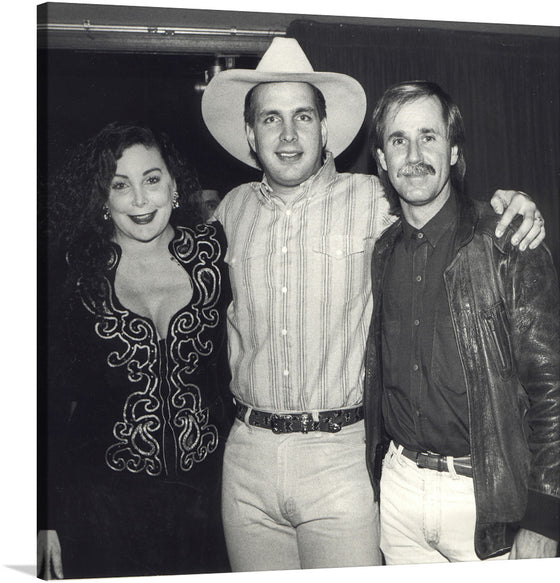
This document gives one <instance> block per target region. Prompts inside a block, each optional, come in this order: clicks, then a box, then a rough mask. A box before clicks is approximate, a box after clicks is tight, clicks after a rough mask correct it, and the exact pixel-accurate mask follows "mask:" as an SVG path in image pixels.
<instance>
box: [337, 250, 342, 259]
mask: <svg viewBox="0 0 560 583" xmlns="http://www.w3.org/2000/svg"><path fill="white" fill-rule="evenodd" d="M341 255H342V250H341V249H337V250H336V256H337V257H340V256H341Z"/></svg>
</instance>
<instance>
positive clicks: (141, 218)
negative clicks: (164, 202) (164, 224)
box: [128, 211, 157, 225]
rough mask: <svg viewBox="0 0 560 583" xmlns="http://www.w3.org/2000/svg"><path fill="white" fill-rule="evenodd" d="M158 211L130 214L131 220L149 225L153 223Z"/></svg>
mask: <svg viewBox="0 0 560 583" xmlns="http://www.w3.org/2000/svg"><path fill="white" fill-rule="evenodd" d="M156 213H157V211H153V212H151V213H146V214H143V215H128V216H129V217H130V220H131V221H132V222H133V223H136V224H137V225H147V224H148V223H151V222H152V221H153V219H154V217H155V216H156Z"/></svg>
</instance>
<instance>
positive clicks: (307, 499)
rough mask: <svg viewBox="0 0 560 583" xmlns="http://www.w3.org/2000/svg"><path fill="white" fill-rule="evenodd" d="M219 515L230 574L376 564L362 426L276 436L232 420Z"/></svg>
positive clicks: (376, 534)
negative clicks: (222, 521) (331, 431)
mask: <svg viewBox="0 0 560 583" xmlns="http://www.w3.org/2000/svg"><path fill="white" fill-rule="evenodd" d="M222 509H223V510H222V512H223V518H224V528H225V534H226V542H227V547H228V554H229V558H230V562H231V566H232V569H233V570H234V571H260V570H278V569H300V568H322V567H350V566H368V565H379V564H381V554H380V551H379V515H378V508H377V504H375V503H374V500H373V492H372V488H371V484H370V480H369V476H368V473H367V469H366V463H365V434H364V422H363V421H361V422H358V423H355V424H354V425H350V426H348V427H343V428H342V430H341V431H340V432H338V433H325V432H320V431H314V432H310V433H307V434H302V433H288V434H279V435H277V434H274V433H273V432H272V431H270V430H268V429H262V428H257V427H251V426H248V425H246V424H245V423H244V422H242V421H239V420H236V421H235V424H234V426H233V428H232V430H231V433H230V436H229V438H228V442H227V444H226V451H225V457H224V476H223V500H222Z"/></svg>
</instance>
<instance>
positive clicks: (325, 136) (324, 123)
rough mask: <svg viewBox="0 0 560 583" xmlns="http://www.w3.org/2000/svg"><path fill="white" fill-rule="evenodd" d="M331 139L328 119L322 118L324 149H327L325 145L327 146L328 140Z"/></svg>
mask: <svg viewBox="0 0 560 583" xmlns="http://www.w3.org/2000/svg"><path fill="white" fill-rule="evenodd" d="M328 139H329V130H328V127H327V120H326V118H325V119H322V120H321V145H322V147H323V149H325V147H326V146H327V141H328Z"/></svg>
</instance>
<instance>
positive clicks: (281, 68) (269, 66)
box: [256, 37, 313, 73]
mask: <svg viewBox="0 0 560 583" xmlns="http://www.w3.org/2000/svg"><path fill="white" fill-rule="evenodd" d="M256 71H261V72H265V71H266V72H268V73H312V72H313V67H312V66H311V63H310V62H309V60H308V58H307V57H306V56H305V53H304V52H303V50H302V48H301V47H300V46H299V43H298V41H297V40H296V39H295V38H282V37H275V38H274V39H273V40H272V43H271V44H270V46H269V47H268V49H267V51H266V52H265V53H264V55H263V56H262V59H261V60H260V62H259V64H258V65H257V67H256Z"/></svg>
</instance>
